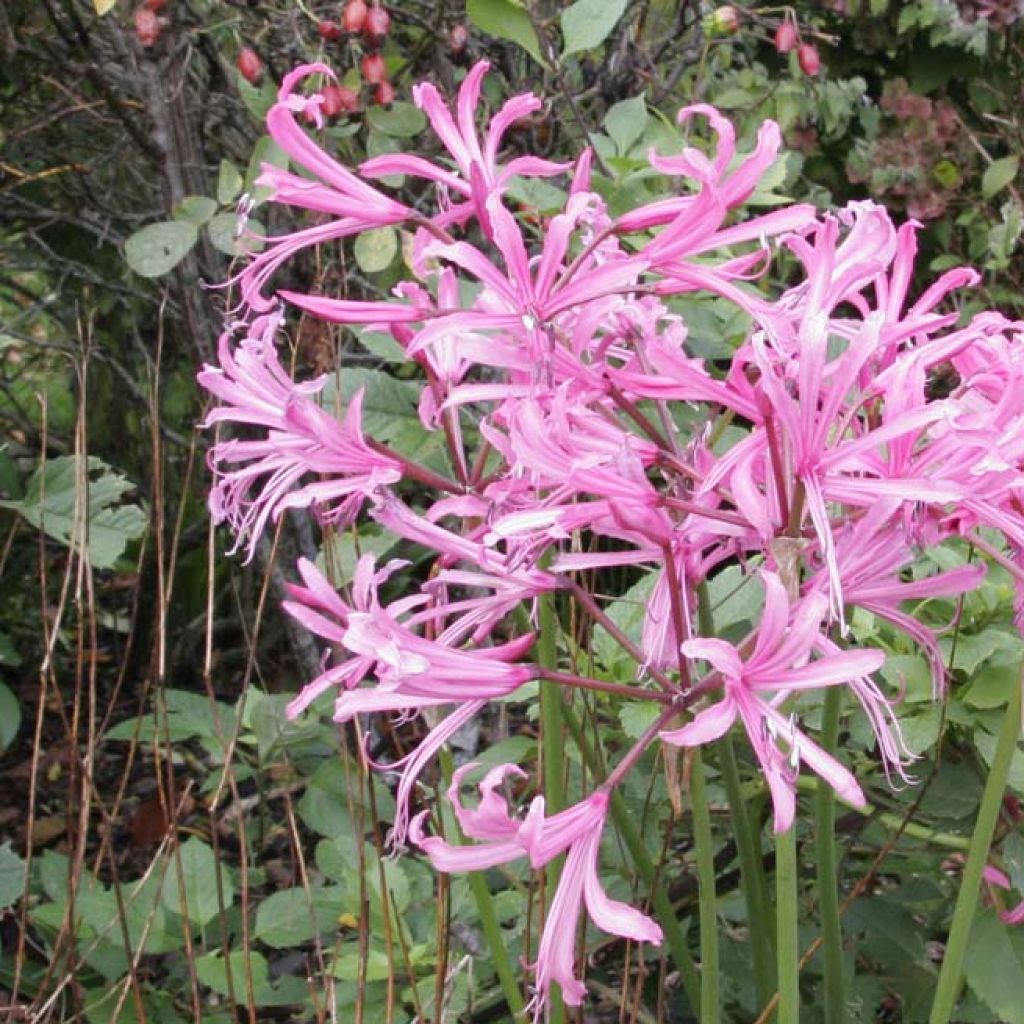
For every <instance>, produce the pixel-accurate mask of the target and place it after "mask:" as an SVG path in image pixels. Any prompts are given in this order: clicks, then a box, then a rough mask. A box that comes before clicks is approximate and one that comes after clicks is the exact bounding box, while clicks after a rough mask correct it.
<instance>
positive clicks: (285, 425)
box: [198, 316, 402, 558]
mask: <svg viewBox="0 0 1024 1024" xmlns="http://www.w3.org/2000/svg"><path fill="white" fill-rule="evenodd" d="M278 326H279V319H278V318H277V317H276V316H267V317H261V318H259V319H257V320H256V321H254V322H253V324H252V327H251V328H250V329H249V331H248V333H247V335H246V337H244V338H243V339H242V340H241V342H240V343H239V345H238V346H237V347H235V348H233V347H232V345H231V342H232V332H231V331H230V330H227V331H225V332H224V333H223V334H222V335H221V338H220V342H219V344H218V358H219V365H218V366H207V367H205V369H203V371H202V372H201V373H200V374H199V375H198V380H199V383H200V384H201V385H202V386H203V387H204V388H206V390H207V391H209V392H210V394H212V395H214V396H215V397H216V398H219V399H220V400H221V403H222V404H221V405H219V406H217V407H216V408H214V409H212V410H210V412H209V413H208V414H207V416H206V420H205V421H204V426H207V427H210V426H213V425H215V424H222V423H225V424H231V425H234V426H237V427H258V428H261V429H262V430H263V431H264V435H263V436H262V437H257V438H247V437H230V438H227V439H226V440H221V441H218V442H217V444H215V445H214V446H213V448H212V449H211V451H210V456H209V461H210V465H211V467H212V468H213V470H214V473H215V477H216V479H215V483H214V486H213V490H212V491H211V492H210V498H209V504H210V511H211V512H212V513H213V517H214V522H225V521H226V522H228V523H230V525H231V527H232V529H233V530H234V532H235V535H236V537H237V543H238V544H239V545H240V544H241V543H242V542H243V541H247V548H248V554H249V557H250V558H251V557H252V555H253V553H254V552H255V549H256V544H257V542H258V541H259V538H260V535H261V534H262V533H263V531H264V529H265V528H266V526H267V523H268V522H270V521H271V520H276V519H277V518H278V517H279V516H280V515H281V513H282V512H284V511H285V509H289V508H299V509H303V508H310V507H315V508H316V510H317V511H318V513H319V514H320V516H321V518H322V519H324V520H327V521H330V522H334V523H339V524H344V523H346V522H349V521H350V520H351V519H352V518H353V517H354V516H355V514H356V513H357V512H358V510H359V508H360V507H361V506H362V504H363V501H364V500H365V499H366V498H367V497H368V496H370V495H372V494H374V493H375V492H376V491H377V490H378V489H379V488H381V487H383V486H385V485H387V484H394V483H397V482H398V481H399V480H400V479H401V478H402V470H401V464H400V463H399V462H398V461H397V460H396V459H393V458H390V457H389V456H388V455H386V454H382V453H381V452H379V451H376V450H374V449H372V448H371V447H370V446H369V445H368V444H367V443H366V440H365V438H364V437H363V431H362V391H358V392H356V394H355V395H353V397H352V400H351V401H350V403H349V407H348V410H347V412H346V414H345V417H344V418H343V419H342V420H340V421H339V420H338V419H337V418H336V417H335V416H333V415H332V414H331V413H329V412H327V411H326V410H325V409H323V408H321V407H320V405H319V404H318V402H317V400H316V398H315V396H316V395H317V394H319V393H320V392H321V391H322V390H323V388H324V387H325V386H326V384H327V377H326V376H323V377H320V378H319V379H317V380H313V381H307V382H305V383H301V384H300V383H297V382H295V381H293V380H292V379H291V378H290V377H289V376H288V374H287V373H285V370H284V367H282V366H281V362H280V360H279V359H278V355H277V350H276V349H275V347H274V336H275V334H276V331H277V328H278ZM310 476H316V477H318V479H316V480H313V481H310V480H309V477H310Z"/></svg>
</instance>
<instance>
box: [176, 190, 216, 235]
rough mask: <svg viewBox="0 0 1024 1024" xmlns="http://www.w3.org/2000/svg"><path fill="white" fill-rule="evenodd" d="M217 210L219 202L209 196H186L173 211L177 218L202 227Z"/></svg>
mask: <svg viewBox="0 0 1024 1024" xmlns="http://www.w3.org/2000/svg"><path fill="white" fill-rule="evenodd" d="M216 212H217V202H216V200H214V199H211V198H210V197H209V196H185V198H184V199H182V201H181V202H180V203H178V205H177V206H175V207H174V209H173V210H172V211H171V215H172V216H173V217H174V219H175V220H179V221H185V222H186V223H188V224H195V226H196V227H202V225H203V224H205V223H206V222H207V221H208V220H209V219H210V218H211V217H212V216H213V215H214V214H215V213H216Z"/></svg>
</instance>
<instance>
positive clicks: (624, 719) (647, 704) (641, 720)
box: [619, 700, 661, 740]
mask: <svg viewBox="0 0 1024 1024" xmlns="http://www.w3.org/2000/svg"><path fill="white" fill-rule="evenodd" d="M660 713H661V705H660V704H658V703H657V702H656V701H653V700H632V701H629V702H628V703H626V704H623V705H622V707H621V708H619V723H620V724H621V725H622V731H623V732H624V733H625V734H626V735H627V736H628V737H629V738H630V739H631V740H638V739H640V737H641V736H643V734H644V731H645V730H646V729H647V727H648V726H649V725H650V724H651V723H652V722H653V721H654V720H655V719H656V718H657V717H658V715H659V714H660Z"/></svg>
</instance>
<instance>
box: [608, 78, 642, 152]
mask: <svg viewBox="0 0 1024 1024" xmlns="http://www.w3.org/2000/svg"><path fill="white" fill-rule="evenodd" d="M646 127H647V103H646V102H645V100H644V94H643V93H641V94H640V95H639V96H634V97H633V98H632V99H628V100H621V101H620V102H618V103H616V104H615V105H614V106H613V107H611V108H610V109H609V111H608V113H607V114H605V115H604V129H605V131H606V132H607V133H608V134H609V136H611V138H612V139H613V140H614V142H615V146H616V148H617V149H618V151H619V156H626V155H627V154H628V153H629V151H630V150H631V149H632V148H633V145H634V144H635V143H636V141H637V139H639V138H640V136H641V135H643V132H644V128H646Z"/></svg>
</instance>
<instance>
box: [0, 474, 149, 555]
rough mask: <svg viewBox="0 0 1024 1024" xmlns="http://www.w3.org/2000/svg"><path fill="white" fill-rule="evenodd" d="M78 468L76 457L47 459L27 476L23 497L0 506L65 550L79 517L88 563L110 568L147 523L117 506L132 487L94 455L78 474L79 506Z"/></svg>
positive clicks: (77, 537)
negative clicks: (85, 536)
mask: <svg viewBox="0 0 1024 1024" xmlns="http://www.w3.org/2000/svg"><path fill="white" fill-rule="evenodd" d="M81 466H82V463H81V457H80V456H76V455H65V456H61V457H60V458H57V459H49V460H48V461H47V462H46V463H45V465H43V466H41V467H39V468H38V469H37V470H36V471H35V473H33V474H32V477H31V478H30V479H29V482H28V484H27V486H26V488H25V496H24V498H22V499H20V500H19V501H0V507H3V508H10V509H13V510H14V511H16V512H18V513H20V514H21V515H22V516H23V517H24V518H25V519H26V520H28V522H29V523H31V524H32V525H33V526H35V527H37V528H40V529H42V530H44V531H45V532H46V534H47V536H49V537H52V538H53V539H54V540H57V541H60V543H62V544H65V545H67V546H68V547H72V546H75V547H77V546H78V545H79V543H80V541H81V539H82V532H83V531H82V525H83V524H82V522H81V519H82V518H83V517H84V518H85V519H86V521H87V523H88V551H89V561H90V563H91V564H92V565H93V566H94V567H95V568H97V569H110V568H112V567H113V565H114V563H115V562H116V561H117V559H118V558H119V557H120V556H121V552H122V551H124V547H125V544H127V543H128V541H130V540H137V539H138V538H139V537H141V536H142V535H143V534H144V533H145V532H146V526H147V524H148V519H147V517H146V514H145V512H143V511H142V509H141V508H139V507H138V505H119V504H118V502H119V501H120V500H121V499H122V498H123V497H124V496H125V494H126V493H127V492H128V491H131V490H132V489H133V488H134V484H132V483H130V482H129V481H128V480H127V479H126V478H125V477H123V476H121V475H120V474H119V473H115V472H114V471H113V470H112V469H111V468H110V467H109V466H108V465H107V464H106V463H105V462H103V460H102V459H98V458H96V457H95V456H90V457H89V460H88V462H87V464H86V466H85V472H84V475H85V476H87V477H88V481H87V490H88V500H87V501H86V498H85V495H82V496H81V499H82V501H81V503H79V501H78V500H77V498H78V491H79V490H80V489H82V488H83V485H84V484H85V480H84V479H83V474H82V473H81V472H80V468H81Z"/></svg>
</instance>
